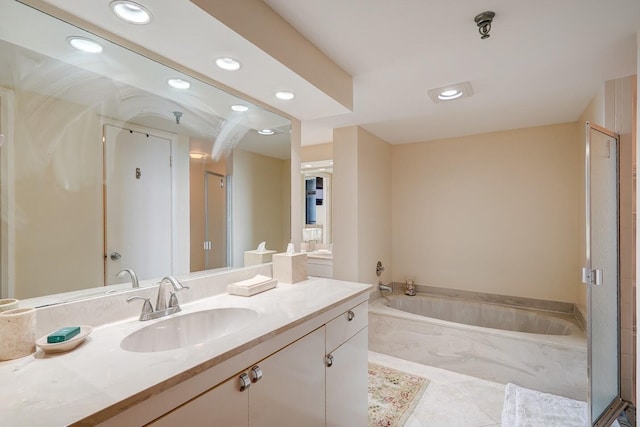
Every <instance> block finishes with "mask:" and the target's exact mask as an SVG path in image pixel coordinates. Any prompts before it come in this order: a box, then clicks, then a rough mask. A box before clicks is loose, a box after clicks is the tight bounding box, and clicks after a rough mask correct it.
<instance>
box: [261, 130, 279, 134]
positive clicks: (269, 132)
mask: <svg viewBox="0 0 640 427" xmlns="http://www.w3.org/2000/svg"><path fill="white" fill-rule="evenodd" d="M258 133H259V134H260V135H273V134H274V133H276V131H274V130H273V129H262V130H259V131H258Z"/></svg>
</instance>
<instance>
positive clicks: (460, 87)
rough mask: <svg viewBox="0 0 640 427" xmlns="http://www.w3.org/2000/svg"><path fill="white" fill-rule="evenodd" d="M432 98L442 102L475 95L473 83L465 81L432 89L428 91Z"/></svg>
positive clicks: (434, 100) (435, 101)
mask: <svg viewBox="0 0 640 427" xmlns="http://www.w3.org/2000/svg"><path fill="white" fill-rule="evenodd" d="M427 93H428V94H429V97H430V98H431V100H432V101H433V102H434V103H436V104H439V103H441V102H446V101H453V100H454V99H459V98H468V97H470V96H471V95H473V89H472V88H471V83H469V82H463V83H457V84H454V85H449V86H444V87H439V88H435V89H430V90H428V91H427Z"/></svg>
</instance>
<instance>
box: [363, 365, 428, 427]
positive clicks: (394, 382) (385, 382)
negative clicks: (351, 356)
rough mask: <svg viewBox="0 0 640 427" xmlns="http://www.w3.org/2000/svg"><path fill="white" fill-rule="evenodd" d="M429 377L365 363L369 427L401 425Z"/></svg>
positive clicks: (426, 384) (414, 405) (397, 426)
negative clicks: (367, 380) (367, 382)
mask: <svg viewBox="0 0 640 427" xmlns="http://www.w3.org/2000/svg"><path fill="white" fill-rule="evenodd" d="M428 385H429V380H428V379H426V378H423V377H419V376H417V375H412V374H408V373H406V372H402V371H398V370H395V369H392V368H388V367H386V366H382V365H378V364H376V363H371V362H369V427H401V426H403V425H404V423H405V422H406V421H407V418H409V416H410V415H411V413H412V412H413V410H414V408H415V407H416V405H417V404H418V402H419V401H420V397H421V396H422V393H423V392H424V390H425V389H426V388H427V386H428Z"/></svg>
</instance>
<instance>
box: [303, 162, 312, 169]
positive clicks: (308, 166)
mask: <svg viewBox="0 0 640 427" xmlns="http://www.w3.org/2000/svg"><path fill="white" fill-rule="evenodd" d="M312 166H313V165H310V164H308V163H307V164H306V165H304V167H305V168H310V167H312Z"/></svg>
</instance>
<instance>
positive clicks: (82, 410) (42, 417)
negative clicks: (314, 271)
mask: <svg viewBox="0 0 640 427" xmlns="http://www.w3.org/2000/svg"><path fill="white" fill-rule="evenodd" d="M370 287H371V286H370V285H365V284H361V283H352V282H342V281H337V280H333V279H322V278H309V279H308V280H306V281H304V282H300V283H297V284H294V285H288V284H282V283H279V284H278V286H277V287H276V288H274V289H271V290H269V291H266V292H263V293H261V294H257V295H254V296H252V297H242V296H233V295H229V294H226V293H223V294H219V295H216V296H212V297H209V298H205V299H202V300H198V301H194V302H192V303H188V304H184V305H183V306H182V312H181V313H178V314H175V315H173V316H179V315H182V314H187V313H190V312H194V311H200V310H207V309H211V308H222V307H244V308H250V309H253V310H255V311H257V312H258V313H259V318H258V320H256V321H254V322H253V323H252V324H251V325H250V326H248V327H246V328H244V329H241V330H239V331H237V332H234V333H232V334H229V335H227V336H223V337H220V338H216V339H214V340H211V341H208V342H206V343H204V344H199V345H197V346H192V347H186V348H180V349H176V350H168V351H160V352H153V353H135V352H129V351H126V350H123V349H122V348H120V342H121V341H122V340H123V339H124V338H125V337H126V336H127V335H129V334H130V333H132V332H134V331H136V330H138V329H141V328H144V327H145V326H148V325H150V324H152V323H154V322H158V321H162V320H164V319H167V318H168V317H164V318H162V319H157V320H151V321H146V322H141V321H139V320H138V319H137V318H128V319H125V320H122V321H119V322H115V323H111V324H107V325H103V326H99V327H96V328H94V330H93V332H92V333H91V335H90V336H89V337H88V338H87V340H86V341H85V342H84V343H83V344H81V345H80V346H79V347H77V348H76V349H75V350H73V351H70V352H68V353H60V354H45V353H44V352H43V351H42V350H40V349H39V350H38V351H37V352H36V353H35V354H32V355H30V356H27V357H23V358H20V359H16V360H12V361H8V362H0V378H1V379H2V380H1V381H0V420H1V421H0V424H2V425H7V426H14V427H15V426H34V425H51V426H62V425H69V424H77V425H93V424H96V423H99V422H101V421H104V420H107V419H109V418H111V417H112V416H115V415H117V414H118V413H120V412H122V411H123V410H124V409H127V408H129V407H132V406H135V405H136V404H138V403H140V402H144V401H145V400H146V399H149V398H152V397H153V396H155V395H157V394H159V393H160V392H162V391H164V390H167V389H169V388H171V387H173V386H176V385H178V384H180V383H182V382H183V381H186V380H188V379H189V378H191V377H193V376H195V375H198V374H200V373H202V372H205V371H207V370H209V371H211V370H212V369H215V368H216V366H217V365H218V364H220V363H222V362H225V361H226V362H228V361H229V360H230V359H232V358H234V357H235V356H238V355H240V354H241V353H243V352H246V351H247V350H249V349H251V348H252V347H257V346H259V345H261V344H264V343H267V342H269V341H270V340H277V337H278V336H279V335H281V334H282V335H286V334H287V333H288V332H291V331H292V330H294V329H295V328H296V327H298V329H300V327H305V326H306V325H307V324H310V323H313V324H318V322H319V321H321V322H325V323H326V322H327V321H328V320H330V319H331V316H335V315H336V313H335V310H336V309H338V308H339V306H340V305H342V304H345V303H347V302H349V301H353V302H354V303H359V302H361V301H366V299H367V298H368V291H369V289H370ZM122 303H123V304H126V302H124V301H123V302H122ZM332 310H333V311H332ZM312 320H313V321H312ZM314 322H315V323H314ZM87 323H88V324H90V323H91V322H89V321H88V322H87ZM321 324H322V323H320V324H319V325H318V326H321ZM312 326H313V325H312ZM302 332H304V331H302ZM308 332H310V331H308ZM296 333H297V330H296ZM304 333H307V332H304ZM220 369H222V368H220ZM224 374H227V377H229V376H231V375H233V374H235V372H228V373H224ZM211 385H212V386H213V385H215V384H211Z"/></svg>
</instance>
